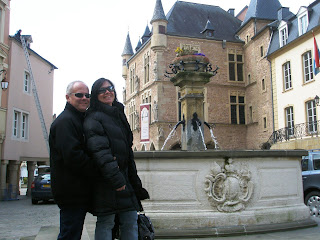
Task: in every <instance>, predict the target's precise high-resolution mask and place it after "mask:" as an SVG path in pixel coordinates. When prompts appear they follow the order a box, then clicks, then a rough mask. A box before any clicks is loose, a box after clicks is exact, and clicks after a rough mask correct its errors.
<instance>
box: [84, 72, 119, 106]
mask: <svg viewBox="0 0 320 240" xmlns="http://www.w3.org/2000/svg"><path fill="white" fill-rule="evenodd" d="M105 82H109V83H110V85H111V86H113V87H114V84H113V82H111V81H110V80H109V79H105V78H99V79H98V80H96V81H95V82H94V83H93V85H92V88H91V98H90V108H91V109H99V106H100V104H101V103H100V101H99V100H98V95H99V93H98V91H99V89H100V88H101V86H102V84H103V83H105ZM115 102H118V99H117V92H116V90H114V100H113V103H112V105H113V104H114V103H115Z"/></svg>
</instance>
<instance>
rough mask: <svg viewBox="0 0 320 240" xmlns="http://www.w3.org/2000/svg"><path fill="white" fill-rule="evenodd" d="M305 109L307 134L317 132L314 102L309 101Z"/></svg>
mask: <svg viewBox="0 0 320 240" xmlns="http://www.w3.org/2000/svg"><path fill="white" fill-rule="evenodd" d="M306 108H307V121H308V123H307V124H308V132H309V133H314V132H317V112H316V104H315V101H314V100H312V101H309V102H307V103H306Z"/></svg>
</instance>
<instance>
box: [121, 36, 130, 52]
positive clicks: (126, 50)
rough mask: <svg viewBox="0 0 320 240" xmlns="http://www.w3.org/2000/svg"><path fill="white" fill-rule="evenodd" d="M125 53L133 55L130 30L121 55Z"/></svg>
mask: <svg viewBox="0 0 320 240" xmlns="http://www.w3.org/2000/svg"><path fill="white" fill-rule="evenodd" d="M123 55H133V50H132V45H131V41H130V36H129V32H128V34H127V39H126V43H125V45H124V49H123V52H122V54H121V56H123Z"/></svg>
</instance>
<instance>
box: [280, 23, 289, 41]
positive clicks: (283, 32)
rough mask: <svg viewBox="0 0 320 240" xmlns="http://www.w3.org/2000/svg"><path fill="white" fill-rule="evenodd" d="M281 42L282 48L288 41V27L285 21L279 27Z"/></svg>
mask: <svg viewBox="0 0 320 240" xmlns="http://www.w3.org/2000/svg"><path fill="white" fill-rule="evenodd" d="M279 41H280V47H283V46H284V45H286V44H287V41H288V25H287V23H286V22H284V21H282V22H281V23H280V25H279Z"/></svg>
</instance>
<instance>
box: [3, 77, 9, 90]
mask: <svg viewBox="0 0 320 240" xmlns="http://www.w3.org/2000/svg"><path fill="white" fill-rule="evenodd" d="M8 85H9V83H8V82H7V81H6V80H5V79H3V80H2V81H1V88H2V90H7V88H8Z"/></svg>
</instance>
